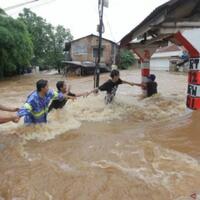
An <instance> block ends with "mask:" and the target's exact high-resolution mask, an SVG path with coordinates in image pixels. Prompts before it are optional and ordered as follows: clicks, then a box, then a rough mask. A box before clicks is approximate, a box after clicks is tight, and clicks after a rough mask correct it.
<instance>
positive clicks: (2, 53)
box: [0, 10, 33, 78]
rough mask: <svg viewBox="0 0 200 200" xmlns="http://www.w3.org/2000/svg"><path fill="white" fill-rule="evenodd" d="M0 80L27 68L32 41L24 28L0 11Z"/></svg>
mask: <svg viewBox="0 0 200 200" xmlns="http://www.w3.org/2000/svg"><path fill="white" fill-rule="evenodd" d="M0 13H1V14H0V78H2V77H4V76H5V75H11V74H15V73H16V72H17V71H22V69H24V68H26V67H28V66H29V64H30V63H29V61H30V59H31V57H32V54H33V51H32V47H33V46H32V41H31V39H30V36H29V33H28V31H27V29H26V26H25V25H24V24H23V23H22V22H21V21H19V20H15V19H13V18H12V17H9V16H8V15H6V13H5V12H4V11H3V10H0Z"/></svg>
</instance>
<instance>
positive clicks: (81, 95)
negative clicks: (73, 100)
mask: <svg viewBox="0 0 200 200" xmlns="http://www.w3.org/2000/svg"><path fill="white" fill-rule="evenodd" d="M67 95H68V96H70V97H87V96H88V95H89V92H82V93H76V94H74V93H71V92H69V93H68V94H67Z"/></svg>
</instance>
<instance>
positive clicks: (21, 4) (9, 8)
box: [4, 0, 39, 11]
mask: <svg viewBox="0 0 200 200" xmlns="http://www.w3.org/2000/svg"><path fill="white" fill-rule="evenodd" d="M36 1H39V0H31V1H26V2H24V3H20V4H17V5H14V6H9V7H7V8H4V10H5V11H8V10H12V9H14V8H18V7H21V6H24V5H26V4H29V3H34V2H36Z"/></svg>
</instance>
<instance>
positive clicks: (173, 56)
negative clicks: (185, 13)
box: [150, 29, 200, 71]
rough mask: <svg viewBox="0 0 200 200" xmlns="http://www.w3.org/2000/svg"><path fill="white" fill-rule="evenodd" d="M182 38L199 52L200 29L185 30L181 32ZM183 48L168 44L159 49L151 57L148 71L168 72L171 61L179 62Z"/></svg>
mask: <svg viewBox="0 0 200 200" xmlns="http://www.w3.org/2000/svg"><path fill="white" fill-rule="evenodd" d="M183 36H184V37H185V38H186V39H187V40H188V41H189V42H190V43H191V44H192V45H193V47H195V48H196V49H197V50H198V51H200V39H199V36H200V29H192V30H186V31H184V32H183ZM183 50H184V48H182V47H178V46H176V45H173V44H170V45H169V46H167V47H163V48H159V49H158V50H157V51H156V52H155V53H154V54H153V55H152V57H151V60H150V69H151V70H163V71H169V70H170V63H171V61H173V60H174V61H175V62H176V61H177V60H179V58H180V56H181V55H182V53H183Z"/></svg>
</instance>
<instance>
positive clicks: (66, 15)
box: [0, 0, 168, 42]
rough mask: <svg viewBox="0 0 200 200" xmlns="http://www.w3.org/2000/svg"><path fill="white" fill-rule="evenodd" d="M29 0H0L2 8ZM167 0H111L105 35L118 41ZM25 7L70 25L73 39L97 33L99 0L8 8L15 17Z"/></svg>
mask: <svg viewBox="0 0 200 200" xmlns="http://www.w3.org/2000/svg"><path fill="white" fill-rule="evenodd" d="M27 1H30V0H0V7H1V8H3V9H4V8H7V7H10V6H13V5H17V4H20V3H23V2H27ZM167 1H168V0H109V7H108V8H104V26H105V33H104V34H103V37H104V38H107V39H110V40H113V41H114V42H119V41H120V40H121V39H122V38H123V37H124V36H125V35H126V34H127V33H128V32H130V31H131V30H132V29H133V28H135V27H136V26H137V25H138V24H139V23H140V22H141V21H142V20H143V19H144V18H145V17H147V16H148V15H149V14H150V13H151V12H152V11H153V10H154V9H155V8H156V7H158V6H159V5H161V4H163V3H165V2H167ZM24 7H27V8H30V9H31V10H32V11H33V12H35V13H36V14H37V15H39V16H41V17H43V18H45V19H46V20H47V22H49V23H51V24H53V25H54V26H57V25H63V26H64V27H65V28H69V29H70V31H71V33H72V35H73V37H74V39H77V38H80V37H84V36H86V35H89V34H96V35H98V33H97V31H96V30H97V24H98V23H99V17H98V0H39V1H37V2H35V3H31V4H27V5H26V6H22V7H20V8H17V9H12V10H9V11H6V12H7V14H9V15H11V16H12V17H14V18H16V17H17V16H18V13H19V12H21V11H22V9H23V8H24Z"/></svg>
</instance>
